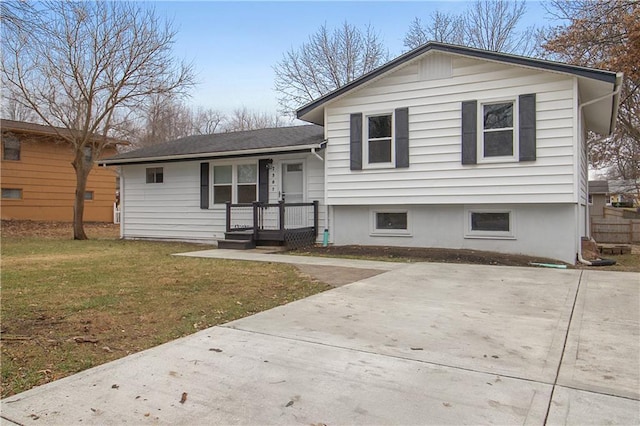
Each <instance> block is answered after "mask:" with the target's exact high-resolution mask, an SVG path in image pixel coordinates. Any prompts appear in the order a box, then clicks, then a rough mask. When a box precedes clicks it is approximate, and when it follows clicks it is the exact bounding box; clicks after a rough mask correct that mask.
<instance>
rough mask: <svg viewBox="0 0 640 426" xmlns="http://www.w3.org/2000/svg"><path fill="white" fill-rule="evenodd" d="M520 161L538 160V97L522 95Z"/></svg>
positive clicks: (520, 109)
mask: <svg viewBox="0 0 640 426" xmlns="http://www.w3.org/2000/svg"><path fill="white" fill-rule="evenodd" d="M519 104H520V106H519V108H518V110H519V111H518V113H519V115H518V116H519V120H520V124H519V126H520V128H519V133H520V141H519V143H520V161H535V160H536V95H535V93H532V94H528V95H520V99H519Z"/></svg>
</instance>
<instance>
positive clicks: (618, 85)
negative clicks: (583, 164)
mask: <svg viewBox="0 0 640 426" xmlns="http://www.w3.org/2000/svg"><path fill="white" fill-rule="evenodd" d="M618 77H619V78H617V79H616V82H615V86H614V87H615V90H614V91H613V92H611V93H607V94H606V95H604V96H600V97H599V98H595V99H591V100H590V101H587V102H583V103H581V104H580V105H579V107H578V119H579V120H580V123H582V109H583V108H584V107H586V106H588V105H591V104H594V103H596V102H600V101H603V100H605V99H608V98H612V97H615V96H617V95H618V94H620V90H621V89H622V84H621V83H622V75H621V74H618ZM614 110H615V111H617V108H616V107H615V106H614ZM611 130H612V133H613V129H611ZM580 131H581V132H582V128H580ZM609 136H611V135H609ZM609 136H600V137H599V138H597V139H596V142H598V141H601V140H602V139H605V138H608V137H609ZM587 164H589V151H588V150H587ZM584 211H585V218H584V220H585V224H587V223H588V220H589V203H587V208H586V209H584ZM577 235H578V262H580V263H582V264H583V265H587V266H592V265H593V262H591V261H589V260H586V259H585V258H583V257H582V238H581V237H580V232H578V234H577Z"/></svg>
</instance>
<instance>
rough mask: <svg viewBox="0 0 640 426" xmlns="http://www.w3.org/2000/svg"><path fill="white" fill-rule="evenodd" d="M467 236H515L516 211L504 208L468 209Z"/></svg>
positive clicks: (510, 237) (509, 237)
mask: <svg viewBox="0 0 640 426" xmlns="http://www.w3.org/2000/svg"><path fill="white" fill-rule="evenodd" d="M466 216H467V225H466V230H465V231H466V232H465V237H467V238H505V239H513V238H515V231H514V226H515V212H514V211H513V210H502V209H467V210H466Z"/></svg>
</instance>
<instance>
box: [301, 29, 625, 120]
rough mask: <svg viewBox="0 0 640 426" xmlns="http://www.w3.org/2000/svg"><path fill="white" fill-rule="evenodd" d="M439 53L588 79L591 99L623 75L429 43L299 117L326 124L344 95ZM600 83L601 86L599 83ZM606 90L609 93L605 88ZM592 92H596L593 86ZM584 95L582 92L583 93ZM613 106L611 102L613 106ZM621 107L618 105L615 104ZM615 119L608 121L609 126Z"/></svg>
mask: <svg viewBox="0 0 640 426" xmlns="http://www.w3.org/2000/svg"><path fill="white" fill-rule="evenodd" d="M435 53H438V54H440V55H442V54H444V55H454V56H457V57H461V56H463V57H467V58H474V59H479V60H484V61H491V62H499V63H502V64H508V65H513V66H520V67H526V68H533V69H539V70H543V71H549V72H556V73H561V74H564V75H571V76H576V77H578V78H579V79H583V80H584V79H586V80H589V81H591V82H594V83H596V85H595V88H594V89H593V90H581V92H585V93H588V96H593V97H594V98H595V97H596V94H601V93H611V89H610V88H611V87H615V86H616V83H617V82H619V79H620V76H618V75H617V74H616V73H614V72H611V71H604V70H598V69H593V68H586V67H579V66H574V65H567V64H563V63H559V62H553V61H546V60H541V59H534V58H528V57H524V56H516V55H510V54H505V53H498V52H491V51H487V50H481V49H475V48H469V47H463V46H457V45H451V44H445V43H437V42H429V43H427V44H425V45H423V46H420V47H418V48H416V49H414V50H411V51H409V52H407V53H405V54H403V55H401V56H399V57H397V58H396V59H393V60H392V61H390V62H388V63H386V64H385V65H382V66H381V67H379V68H377V69H375V70H373V71H371V72H369V73H367V74H365V75H363V76H361V77H360V78H358V79H356V80H354V81H352V82H351V83H349V84H346V85H344V86H342V87H340V88H338V89H336V90H334V91H332V92H330V93H327V94H326V95H324V96H322V97H320V98H318V99H316V100H314V101H312V102H310V103H308V104H307V105H304V106H302V107H301V108H300V109H298V110H297V111H296V115H297V117H298V118H299V119H301V120H305V121H308V122H311V123H315V124H320V125H323V124H324V113H323V111H324V107H325V106H326V105H327V104H328V103H330V102H332V101H334V100H336V99H340V98H342V97H344V96H347V95H348V94H350V93H351V92H353V91H354V90H357V89H359V88H361V87H363V86H365V85H368V84H371V83H372V82H374V81H377V80H379V79H381V78H383V77H387V76H389V75H390V74H391V73H395V72H397V71H398V70H400V69H401V68H402V67H405V66H407V65H409V64H411V63H412V62H417V59H418V58H421V57H424V56H426V55H428V54H432V55H433V54H435ZM597 83H600V84H597ZM603 87H606V90H604V89H603ZM588 89H592V88H591V86H589V88H588ZM581 94H582V93H581ZM584 100H585V99H584V96H583V101H584ZM611 104H612V103H611V102H609V105H611ZM615 105H617V102H615ZM609 111H611V113H612V114H614V116H615V107H610V108H609ZM611 121H612V120H608V121H607V123H606V124H607V125H608V124H609V123H610V122H611ZM599 127H600V129H598V130H602V129H601V128H603V127H609V128H608V129H606V130H609V131H612V128H611V126H602V125H601V126H599Z"/></svg>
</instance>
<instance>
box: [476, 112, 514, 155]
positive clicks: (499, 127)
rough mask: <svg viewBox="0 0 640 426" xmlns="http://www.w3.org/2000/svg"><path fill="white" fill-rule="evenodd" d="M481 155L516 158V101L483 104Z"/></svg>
mask: <svg viewBox="0 0 640 426" xmlns="http://www.w3.org/2000/svg"><path fill="white" fill-rule="evenodd" d="M481 108H482V123H481V125H482V132H481V137H480V155H481V158H483V159H492V160H495V159H509V160H512V159H514V160H515V159H516V151H517V145H516V143H515V141H516V137H515V133H516V132H515V126H514V122H515V121H516V118H517V117H515V116H514V109H515V102H513V101H509V102H499V103H490V104H482V105H481Z"/></svg>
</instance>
